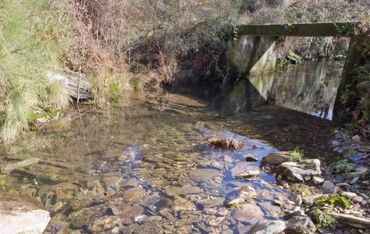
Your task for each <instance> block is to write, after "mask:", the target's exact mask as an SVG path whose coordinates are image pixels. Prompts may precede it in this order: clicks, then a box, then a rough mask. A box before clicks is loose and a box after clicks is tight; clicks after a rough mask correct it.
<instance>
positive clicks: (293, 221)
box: [285, 216, 316, 234]
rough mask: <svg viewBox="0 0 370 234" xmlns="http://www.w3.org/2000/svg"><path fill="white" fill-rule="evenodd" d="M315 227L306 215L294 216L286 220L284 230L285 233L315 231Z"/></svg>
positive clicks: (293, 233) (297, 233)
mask: <svg viewBox="0 0 370 234" xmlns="http://www.w3.org/2000/svg"><path fill="white" fill-rule="evenodd" d="M315 231H316V227H315V224H313V222H312V221H311V219H310V218H309V217H307V216H294V217H292V218H290V219H289V220H288V221H287V222H286V229H285V232H286V233H287V234H308V233H315Z"/></svg>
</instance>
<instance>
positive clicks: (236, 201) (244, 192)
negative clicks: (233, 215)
mask: <svg viewBox="0 0 370 234" xmlns="http://www.w3.org/2000/svg"><path fill="white" fill-rule="evenodd" d="M256 196H257V193H256V191H255V190H254V188H253V187H251V186H249V185H245V186H242V187H241V188H240V189H239V191H238V192H237V193H236V194H235V196H233V197H231V198H230V199H228V201H227V202H226V206H227V207H236V206H239V205H240V204H242V203H245V202H246V201H250V200H252V199H254V198H255V197H256Z"/></svg>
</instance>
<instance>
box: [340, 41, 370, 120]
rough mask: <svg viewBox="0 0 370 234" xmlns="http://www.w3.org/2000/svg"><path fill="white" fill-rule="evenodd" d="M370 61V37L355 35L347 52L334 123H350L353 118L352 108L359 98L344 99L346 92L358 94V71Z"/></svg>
mask: <svg viewBox="0 0 370 234" xmlns="http://www.w3.org/2000/svg"><path fill="white" fill-rule="evenodd" d="M369 59H370V37H369V36H367V35H355V36H353V37H351V40H350V44H349V47H348V52H347V59H346V62H345V65H344V68H343V72H342V79H341V82H340V85H339V88H338V92H337V97H336V100H335V105H334V119H333V120H334V121H335V122H338V123H340V122H348V121H349V120H350V119H351V118H352V116H351V112H350V108H351V107H352V108H353V107H355V106H356V104H357V103H356V102H357V101H358V99H359V97H357V96H355V95H350V96H348V97H345V99H344V97H343V95H344V94H345V92H346V91H349V92H357V87H356V86H357V85H358V82H359V80H358V79H356V78H357V77H356V76H358V75H359V71H358V69H359V68H360V67H361V66H364V65H365V64H366V62H367V63H369ZM368 72H369V73H370V71H368Z"/></svg>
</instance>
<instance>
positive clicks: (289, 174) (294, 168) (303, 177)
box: [276, 159, 321, 182]
mask: <svg viewBox="0 0 370 234" xmlns="http://www.w3.org/2000/svg"><path fill="white" fill-rule="evenodd" d="M276 172H277V173H278V175H280V176H281V177H283V178H285V179H287V180H289V181H292V182H304V181H308V180H310V179H311V178H312V177H313V176H317V175H321V170H320V160H318V159H305V160H301V161H299V162H285V163H282V164H280V165H279V166H278V167H277V168H276Z"/></svg>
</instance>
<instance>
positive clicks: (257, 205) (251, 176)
mask: <svg viewBox="0 0 370 234" xmlns="http://www.w3.org/2000/svg"><path fill="white" fill-rule="evenodd" d="M130 100H131V101H132V105H129V106H125V107H124V108H122V109H120V108H118V109H112V112H110V113H102V112H99V111H97V112H94V111H84V110H83V109H82V110H81V113H82V117H81V119H82V121H83V124H84V125H83V126H82V125H81V122H80V119H79V118H77V119H74V120H73V121H72V122H71V123H70V126H68V128H65V129H58V130H55V129H53V130H50V129H48V130H45V132H43V133H40V134H35V135H33V136H32V137H30V139H27V138H25V140H24V141H23V140H20V142H18V143H17V144H15V145H14V147H12V148H11V149H10V150H9V151H7V153H6V154H5V155H4V159H5V160H6V161H9V162H15V161H22V160H24V159H27V158H30V157H33V156H37V158H38V159H39V160H40V161H39V163H35V164H29V165H26V166H24V167H21V168H17V169H15V170H12V171H11V172H10V173H8V174H7V175H4V177H2V178H0V182H2V179H3V178H4V180H6V182H7V183H9V184H11V186H12V187H7V186H5V187H4V188H5V189H8V190H10V188H12V189H13V188H14V190H16V191H17V192H18V193H24V194H28V195H29V196H33V197H36V198H37V199H39V200H40V201H42V204H41V207H40V209H42V210H47V211H48V212H49V213H50V216H51V222H50V223H49V225H48V226H47V228H46V230H45V231H46V233H62V232H65V233H74V232H76V233H78V232H80V233H99V232H100V233H143V234H145V233H162V232H168V233H174V232H178V233H205V232H209V233H253V232H255V233H275V232H276V233H278V232H279V231H280V230H282V229H284V225H286V227H287V228H288V225H287V224H288V222H287V223H285V222H284V221H283V220H284V219H285V218H284V216H285V215H286V214H290V213H293V212H294V211H297V210H299V211H300V213H299V215H300V216H302V215H303V214H304V212H303V208H301V207H300V206H299V205H300V202H297V196H296V195H293V194H292V193H291V192H290V191H289V190H287V187H288V188H289V187H290V188H294V186H295V184H292V183H291V182H290V181H288V182H286V183H287V185H288V186H282V181H281V180H279V178H275V176H274V175H273V173H274V170H273V169H274V168H277V167H279V166H277V165H276V166H275V167H272V166H271V165H270V166H271V167H269V165H267V166H266V165H264V164H262V167H261V161H262V159H263V158H266V157H269V156H268V155H271V154H279V150H278V149H277V148H275V147H274V146H273V145H272V144H271V143H269V142H265V141H261V140H258V139H253V138H252V137H253V136H256V138H260V137H261V136H260V134H261V133H258V134H255V133H252V132H250V126H248V123H246V124H244V122H242V121H241V120H237V121H240V122H236V120H235V119H230V120H229V119H226V120H225V119H224V118H221V119H219V116H214V113H212V112H208V111H205V107H204V106H202V105H196V106H195V103H190V104H191V105H190V106H192V107H189V106H187V105H186V104H184V103H186V102H188V101H189V100H188V99H187V98H184V99H181V98H179V97H176V100H177V101H176V102H171V101H170V100H164V99H163V98H157V97H155V98H154V99H149V100H150V101H143V100H142V99H140V97H137V96H135V98H133V99H130ZM179 100H181V102H180V101H179ZM290 114H291V113H290ZM249 116H256V119H257V120H258V121H260V120H261V119H263V118H265V120H264V121H266V120H269V119H271V118H272V117H271V116H267V115H261V114H259V113H258V112H251V113H250V115H249ZM261 116H262V117H263V118H261ZM244 118H249V117H246V116H242V119H244ZM72 119H73V118H72ZM279 119H285V118H281V117H279ZM261 121H262V120H261ZM264 121H262V122H261V123H260V124H261V126H264V125H266V122H264ZM179 123H181V124H179ZM249 124H250V123H249ZM256 124H257V123H253V124H251V125H252V126H256ZM299 128H300V125H299ZM310 128H311V127H310ZM76 129H77V130H78V131H77V130H76ZM224 129H229V130H230V131H229V130H224ZM297 129H298V125H297V127H296V128H295V130H297ZM265 131H266V135H265V137H266V136H276V135H279V134H281V132H283V131H284V129H283V130H279V131H277V130H276V129H269V128H266V130H265ZM143 133H145V134H143ZM254 134H255V135H254ZM307 134H309V131H308V130H307V131H305V135H307ZM313 135H315V136H316V133H315V134H313ZM212 136H220V137H222V138H223V139H237V140H238V141H240V142H242V143H243V147H241V148H240V149H238V150H233V149H222V150H221V149H216V148H214V147H213V146H210V145H209V144H208V143H206V142H207V139H209V138H210V137H212ZM279 136H283V137H285V136H287V133H284V134H282V135H279ZM266 139H268V138H266ZM270 139H272V138H270ZM291 140H294V139H293V138H290V139H285V140H284V142H290V141H291ZM30 142H33V143H32V144H31V143H30ZM35 142H36V143H37V144H35ZM30 145H33V146H34V147H30ZM283 148H287V149H288V148H289V147H283ZM290 148H291V147H290ZM281 154H282V155H284V152H282V153H281ZM248 157H249V158H250V160H246V158H248ZM270 157H271V156H270ZM251 158H253V160H251ZM284 158H285V157H284ZM284 160H285V159H284ZM40 162H48V163H40ZM284 163H288V165H291V164H290V162H282V163H281V165H283V164H284ZM300 163H301V162H299V163H297V164H294V167H295V168H294V169H293V170H296V171H297V168H299V169H302V170H303V169H304V170H308V168H305V166H303V165H302V164H300ZM271 164H273V163H271ZM308 165H311V164H310V163H308ZM311 170H312V169H311ZM306 174H307V173H306ZM311 174H315V173H311ZM278 175H279V174H278ZM278 175H277V176H278ZM315 176H316V175H315ZM302 177H305V176H303V175H302ZM323 177H324V176H323ZM325 179H327V178H326V177H325ZM286 181H287V180H286ZM307 184H309V183H307ZM336 186H338V187H340V186H339V185H336ZM1 189H3V187H2V185H1V183H0V190H1ZM339 192H341V190H339ZM343 196H344V195H343ZM357 197H361V198H362V199H363V201H361V202H366V198H364V197H362V196H360V195H359V194H356V196H355V197H353V198H351V201H353V203H355V204H362V203H360V202H357V201H355V200H356V199H357ZM358 199H360V198H358ZM302 200H303V201H302V202H303V203H304V204H306V203H305V202H306V200H307V195H302ZM311 200H312V201H310V202H311V204H312V203H313V200H314V199H311ZM353 212H359V209H356V210H354V211H353ZM353 214H354V213H351V215H353ZM347 215H350V214H347ZM292 217H293V216H292ZM292 217H290V218H292ZM252 231H253V232H252Z"/></svg>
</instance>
